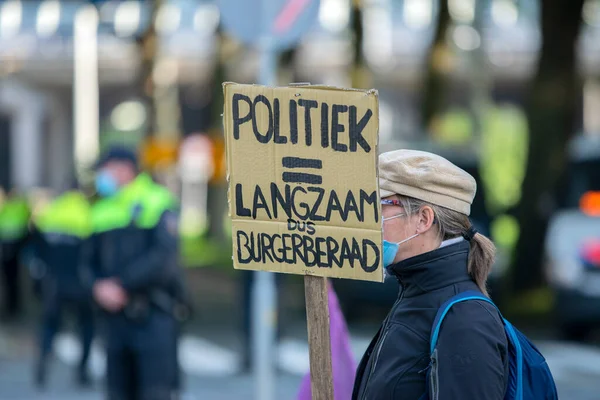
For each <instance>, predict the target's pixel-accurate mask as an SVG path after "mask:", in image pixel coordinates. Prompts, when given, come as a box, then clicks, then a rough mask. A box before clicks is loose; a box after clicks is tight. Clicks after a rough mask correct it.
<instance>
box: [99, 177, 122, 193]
mask: <svg viewBox="0 0 600 400" xmlns="http://www.w3.org/2000/svg"><path fill="white" fill-rule="evenodd" d="M96 191H97V192H98V194H99V195H100V196H102V197H110V196H113V195H114V194H115V193H117V192H118V191H119V184H118V183H117V180H116V179H115V178H114V177H113V176H112V175H111V174H110V173H108V172H100V173H99V174H98V175H97V176H96Z"/></svg>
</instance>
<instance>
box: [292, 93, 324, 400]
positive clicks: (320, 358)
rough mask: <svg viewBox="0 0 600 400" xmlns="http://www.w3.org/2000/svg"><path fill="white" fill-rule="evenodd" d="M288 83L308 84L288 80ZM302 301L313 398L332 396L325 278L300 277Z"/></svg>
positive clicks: (315, 399)
mask: <svg viewBox="0 0 600 400" xmlns="http://www.w3.org/2000/svg"><path fill="white" fill-rule="evenodd" d="M290 86H292V87H299V86H310V83H292V84H291V85H290ZM304 299H305V300H304V302H305V306H306V326H307V328H308V351H309V358H310V383H311V393H312V398H313V400H329V399H332V400H333V365H332V361H331V325H330V320H329V296H328V293H327V278H325V277H320V276H312V275H306V276H305V277H304Z"/></svg>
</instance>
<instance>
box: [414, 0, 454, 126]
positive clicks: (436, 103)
mask: <svg viewBox="0 0 600 400" xmlns="http://www.w3.org/2000/svg"><path fill="white" fill-rule="evenodd" d="M451 22H452V20H451V18H450V10H449V7H448V0H441V1H440V2H439V12H438V16H437V22H436V29H435V36H434V38H433V43H432V44H431V47H430V49H429V54H428V56H427V63H426V65H427V72H426V76H425V90H423V98H422V108H421V126H422V128H423V129H424V130H425V131H427V132H429V131H430V128H431V123H432V121H433V119H434V117H435V115H436V114H438V113H439V112H440V111H441V109H442V105H443V101H444V92H445V89H446V77H445V76H444V75H445V66H446V64H447V59H448V57H449V55H450V49H449V48H448V44H447V42H446V32H447V31H448V28H449V27H450V24H451Z"/></svg>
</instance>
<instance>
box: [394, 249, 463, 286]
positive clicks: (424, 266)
mask: <svg viewBox="0 0 600 400" xmlns="http://www.w3.org/2000/svg"><path fill="white" fill-rule="evenodd" d="M469 248H470V244H469V242H467V241H466V240H463V241H460V242H458V243H454V244H449V245H447V246H443V247H440V248H438V249H436V250H433V251H430V252H428V253H424V254H420V255H418V256H415V257H412V258H409V259H406V260H403V261H400V262H399V263H396V264H393V265H391V266H390V267H388V271H389V273H390V274H392V275H394V276H395V277H396V278H397V279H398V281H399V282H400V284H401V285H402V286H403V288H404V296H405V297H412V296H417V295H419V294H422V293H425V292H430V291H432V290H436V289H440V288H442V287H445V286H449V285H453V284H456V283H459V282H464V281H469V280H472V279H471V277H470V275H469V273H468V271H467V265H468V258H469Z"/></svg>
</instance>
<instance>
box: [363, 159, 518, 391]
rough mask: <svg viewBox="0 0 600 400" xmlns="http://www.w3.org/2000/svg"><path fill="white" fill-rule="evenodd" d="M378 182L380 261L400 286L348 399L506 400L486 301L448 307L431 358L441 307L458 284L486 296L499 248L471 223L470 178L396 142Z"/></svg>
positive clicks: (500, 347) (502, 353) (500, 340)
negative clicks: (398, 292)
mask: <svg viewBox="0 0 600 400" xmlns="http://www.w3.org/2000/svg"><path fill="white" fill-rule="evenodd" d="M379 184H380V194H381V199H382V203H383V205H382V214H383V215H382V216H383V238H384V256H383V258H384V260H383V261H384V265H385V267H386V272H387V274H390V275H392V276H394V277H396V278H397V280H398V282H399V283H400V294H399V298H398V300H397V301H396V303H395V304H394V307H393V308H392V310H391V311H390V314H389V315H388V317H387V318H386V320H385V322H384V323H383V326H382V328H381V329H380V331H379V333H378V334H377V336H376V337H375V338H374V339H373V341H372V342H371V345H370V346H369V348H368V350H367V352H366V353H365V355H364V357H363V359H362V361H361V363H360V366H359V368H358V371H357V377H356V381H355V387H354V393H353V396H352V398H353V399H357V400H363V399H365V400H379V399H381V400H384V399H385V400H390V399H402V400H418V399H426V398H427V397H426V393H427V394H428V396H429V397H428V398H429V399H431V400H433V399H436V400H449V399H452V400H483V399H485V400H502V399H503V398H504V395H505V391H506V387H507V382H508V371H509V364H508V361H509V358H508V342H507V337H506V334H505V331H504V327H503V323H502V320H501V317H500V315H499V313H498V311H497V310H496V308H495V307H494V306H493V305H492V304H489V303H487V302H485V301H481V300H475V301H465V302H461V303H458V304H456V305H454V306H453V307H452V308H451V309H450V310H449V312H448V313H447V314H446V315H445V318H444V320H443V321H444V325H443V329H442V330H441V331H440V333H439V338H438V339H437V347H436V350H435V352H434V354H433V355H432V356H431V357H430V337H431V333H432V326H433V325H434V319H435V318H436V314H437V312H438V309H439V308H440V306H441V305H442V304H444V303H445V302H446V301H447V300H448V299H450V298H451V297H453V296H455V295H456V294H458V293H462V292H467V291H476V292H479V293H480V294H484V295H486V296H487V291H486V280H487V277H488V275H489V273H490V270H491V268H492V264H493V262H494V252H495V248H494V245H493V243H492V242H491V241H490V240H489V239H488V238H486V237H485V236H483V235H482V234H480V233H477V231H475V229H474V228H473V226H472V225H471V222H470V221H469V217H468V216H469V213H470V208H471V203H472V201H473V198H474V197H475V191H476V183H475V180H474V179H473V177H472V176H471V175H469V174H468V173H466V172H465V171H463V170H462V169H460V168H458V167H456V166H455V165H454V164H452V163H450V162H449V161H448V160H446V159H444V158H442V157H439V156H437V155H435V154H430V153H425V152H420V151H412V150H398V151H393V152H389V153H385V154H382V155H381V156H380V158H379ZM427 378H429V379H427ZM426 384H427V385H428V387H426ZM429 385H432V386H429Z"/></svg>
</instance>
